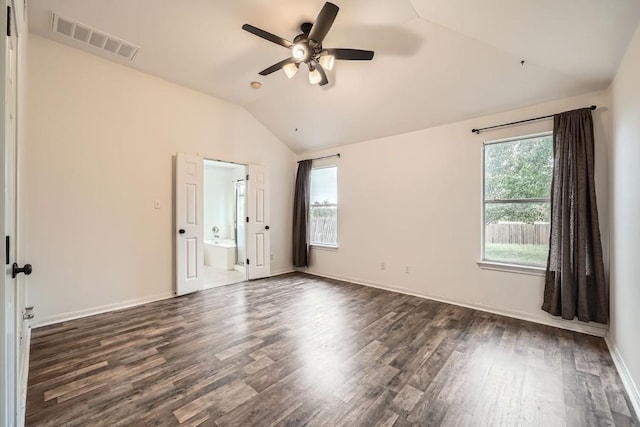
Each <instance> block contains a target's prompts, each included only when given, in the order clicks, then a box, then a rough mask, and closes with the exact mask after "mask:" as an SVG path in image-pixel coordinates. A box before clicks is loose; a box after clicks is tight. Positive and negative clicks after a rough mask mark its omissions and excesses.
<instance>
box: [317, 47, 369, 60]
mask: <svg viewBox="0 0 640 427" xmlns="http://www.w3.org/2000/svg"><path fill="white" fill-rule="evenodd" d="M325 50H326V51H327V52H328V53H329V54H330V55H333V56H334V57H335V58H336V59H343V60H349V61H370V60H372V59H373V54H374V52H373V51H371V50H360V49H325Z"/></svg>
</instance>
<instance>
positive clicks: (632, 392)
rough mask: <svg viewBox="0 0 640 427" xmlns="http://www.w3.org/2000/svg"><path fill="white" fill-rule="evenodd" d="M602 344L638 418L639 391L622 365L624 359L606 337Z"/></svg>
mask: <svg viewBox="0 0 640 427" xmlns="http://www.w3.org/2000/svg"><path fill="white" fill-rule="evenodd" d="M604 342H606V343H607V347H609V353H611V358H612V359H613V364H614V365H615V366H616V369H618V374H620V378H621V379H622V385H624V388H625V390H626V391H627V396H629V400H630V401H631V405H632V406H633V409H634V411H635V412H636V416H637V417H640V391H638V386H637V385H636V383H635V382H634V381H633V377H632V376H631V372H629V369H627V365H626V363H624V359H623V358H622V355H621V354H620V351H619V350H618V347H617V346H616V345H615V343H613V342H612V341H611V340H610V339H609V336H608V335H607V336H606V337H604Z"/></svg>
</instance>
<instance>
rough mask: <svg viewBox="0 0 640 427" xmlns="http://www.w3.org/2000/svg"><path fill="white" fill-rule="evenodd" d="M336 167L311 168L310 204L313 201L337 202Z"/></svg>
mask: <svg viewBox="0 0 640 427" xmlns="http://www.w3.org/2000/svg"><path fill="white" fill-rule="evenodd" d="M337 184H338V168H337V167H328V168H318V169H312V170H311V204H313V203H315V202H319V203H322V202H324V201H328V202H329V203H335V204H337V203H338V194H337V193H338V191H337V190H338V185H337Z"/></svg>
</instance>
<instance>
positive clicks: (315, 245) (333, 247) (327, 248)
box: [309, 243, 339, 251]
mask: <svg viewBox="0 0 640 427" xmlns="http://www.w3.org/2000/svg"><path fill="white" fill-rule="evenodd" d="M309 246H311V249H321V250H323V251H337V250H338V247H339V246H338V245H323V244H321V243H312V244H311V245H309Z"/></svg>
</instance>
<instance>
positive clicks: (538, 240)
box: [485, 222, 551, 245]
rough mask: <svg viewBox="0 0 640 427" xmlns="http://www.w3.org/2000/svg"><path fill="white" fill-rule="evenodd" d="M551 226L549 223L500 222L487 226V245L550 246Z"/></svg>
mask: <svg viewBox="0 0 640 427" xmlns="http://www.w3.org/2000/svg"><path fill="white" fill-rule="evenodd" d="M550 231H551V224H550V223H548V222H535V223H533V224H526V223H524V222H499V223H497V224H487V225H486V226H485V242H486V243H511V244H519V245H548V244H549V233H550Z"/></svg>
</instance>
